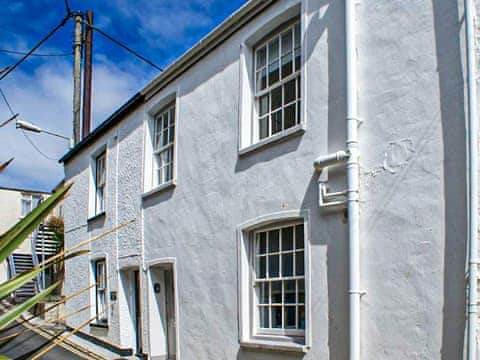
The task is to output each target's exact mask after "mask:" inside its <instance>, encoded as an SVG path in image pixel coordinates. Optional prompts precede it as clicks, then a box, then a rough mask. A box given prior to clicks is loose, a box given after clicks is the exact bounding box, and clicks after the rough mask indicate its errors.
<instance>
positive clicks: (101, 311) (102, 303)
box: [94, 259, 108, 325]
mask: <svg viewBox="0 0 480 360" xmlns="http://www.w3.org/2000/svg"><path fill="white" fill-rule="evenodd" d="M94 271H95V311H96V321H97V323H98V324H102V325H106V324H107V322H108V314H107V271H106V262H105V259H100V260H96V261H95V262H94Z"/></svg>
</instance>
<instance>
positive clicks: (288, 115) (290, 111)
mask: <svg viewBox="0 0 480 360" xmlns="http://www.w3.org/2000/svg"><path fill="white" fill-rule="evenodd" d="M296 108H297V105H296V104H292V105H289V106H287V107H286V108H285V129H288V128H291V127H292V126H294V125H295V124H296V122H297V119H296V116H295V109H296Z"/></svg>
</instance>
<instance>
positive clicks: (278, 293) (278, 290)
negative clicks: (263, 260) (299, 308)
mask: <svg viewBox="0 0 480 360" xmlns="http://www.w3.org/2000/svg"><path fill="white" fill-rule="evenodd" d="M271 303H272V304H281V303H282V282H281V281H272V302H271Z"/></svg>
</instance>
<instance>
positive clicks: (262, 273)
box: [256, 256, 267, 279]
mask: <svg viewBox="0 0 480 360" xmlns="http://www.w3.org/2000/svg"><path fill="white" fill-rule="evenodd" d="M256 270H257V279H265V278H266V275H267V258H266V257H265V256H260V257H257V268H256Z"/></svg>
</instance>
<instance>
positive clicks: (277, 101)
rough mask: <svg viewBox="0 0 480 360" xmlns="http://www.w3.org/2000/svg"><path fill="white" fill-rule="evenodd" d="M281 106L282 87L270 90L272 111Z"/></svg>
mask: <svg viewBox="0 0 480 360" xmlns="http://www.w3.org/2000/svg"><path fill="white" fill-rule="evenodd" d="M280 106H282V87H281V86H279V87H277V88H275V89H273V90H272V111H273V110H276V109H278V108H279V107H280Z"/></svg>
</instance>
